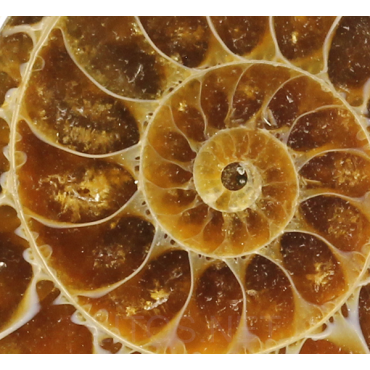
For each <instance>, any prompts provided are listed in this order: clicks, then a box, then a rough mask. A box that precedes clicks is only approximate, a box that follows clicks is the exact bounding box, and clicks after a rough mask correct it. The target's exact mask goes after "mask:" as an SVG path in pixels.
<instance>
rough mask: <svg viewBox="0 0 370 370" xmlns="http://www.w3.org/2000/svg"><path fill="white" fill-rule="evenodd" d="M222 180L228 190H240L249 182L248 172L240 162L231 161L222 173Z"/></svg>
mask: <svg viewBox="0 0 370 370" xmlns="http://www.w3.org/2000/svg"><path fill="white" fill-rule="evenodd" d="M221 181H222V184H223V185H224V186H225V188H226V189H228V190H232V191H236V190H240V189H242V188H243V187H244V186H245V185H246V184H247V182H248V176H247V172H246V170H245V168H244V167H243V166H242V165H241V164H240V163H238V162H234V163H230V164H229V165H227V166H226V167H225V168H224V169H223V171H222V174H221Z"/></svg>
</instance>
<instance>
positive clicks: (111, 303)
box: [0, 17, 370, 353]
mask: <svg viewBox="0 0 370 370" xmlns="http://www.w3.org/2000/svg"><path fill="white" fill-rule="evenodd" d="M34 18H35V19H34ZM369 30H370V22H369V19H368V18H367V17H358V18H356V17H342V18H339V17H92V18H90V17H70V18H69V17H25V18H22V17H14V18H10V19H8V21H7V24H6V26H5V28H4V29H3V31H2V36H1V38H0V82H1V84H0V105H1V108H0V145H1V146H2V147H5V150H4V151H3V152H4V155H3V157H0V173H1V174H2V176H1V195H0V295H2V296H5V297H7V298H6V300H5V303H2V302H0V319H3V320H0V352H6V353H10V352H20V353H25V352H27V351H30V352H32V351H33V352H38V351H39V352H40V351H45V352H54V351H55V352H66V351H67V349H66V348H65V347H63V338H66V337H70V336H71V335H72V334H73V336H74V338H76V339H74V341H73V343H72V344H71V348H72V349H71V352H84V351H86V352H93V351H95V352H97V349H96V348H97V345H96V343H99V345H98V346H99V348H100V349H99V351H100V352H104V351H105V352H111V353H116V352H122V353H123V352H124V353H129V352H133V351H140V352H154V353H258V352H273V351H275V352H279V351H281V352H283V351H289V349H292V348H298V351H300V352H302V353H307V352H308V353H315V352H320V353H324V352H338V351H339V352H341V351H342V352H361V351H362V352H368V351H369V348H368V347H366V346H365V345H364V343H367V346H369V344H370V329H369V328H370V316H369V312H370V311H369V309H368V307H370V303H369V302H370V299H369V294H370V293H369V285H368V283H369V281H370V280H369V276H368V272H367V270H368V259H369V253H370V248H369V240H370V211H369V210H370V206H369V196H368V194H369V192H370V145H369V144H370V141H369V140H370V137H369V133H368V122H367V117H368V116H369V107H370V103H369V102H370V89H369V87H368V85H369V84H368V79H369V78H370V68H369V64H368V60H369V58H368V57H370V49H369V48H370V46H369V45H370V39H369V36H368V35H369V32H368V31H369ZM368 41H369V42H368ZM10 60H11V61H12V62H8V61H10ZM10 291H11V293H10ZM35 307H38V308H35ZM351 312H356V313H357V316H356V317H357V320H358V327H357V329H356V330H357V331H356V330H355V329H353V328H352V329H348V328H349V326H350V324H348V323H350V322H351V323H353V322H354V321H353V320H354V318H353V317H350V315H351ZM71 316H72V321H71V320H70V317H71ZM346 318H348V320H346ZM53 322H57V323H60V325H59V324H58V325H59V326H58V325H57V324H56V325H57V326H56V327H57V329H55V331H53V329H52V327H53V325H52V323H53ZM333 322H334V323H335V325H337V326H335V325H334V324H333ZM346 325H347V326H346ZM36 328H41V329H39V330H42V331H44V332H47V333H52V334H50V335H52V337H53V338H55V341H56V342H57V343H58V344H55V347H51V344H50V343H43V342H42V341H39V340H36V341H34V343H33V339H32V335H36V334H35V331H36ZM91 328H93V329H91ZM335 328H339V329H335ZM346 330H347V331H346ZM348 330H352V332H354V331H356V333H357V334H356V335H357V337H356V338H358V339H353V334H351V335H352V336H351V338H352V339H351V340H352V342H351V343H349V342H348V341H346V339H345V334H343V333H348ZM352 332H351V333H352ZM71 333H72V334H71ZM97 333H98V334H97ZM340 333H342V336H343V337H341V334H340ZM338 338H341V339H338ZM297 343H298V344H297ZM292 351H293V350H292Z"/></svg>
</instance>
